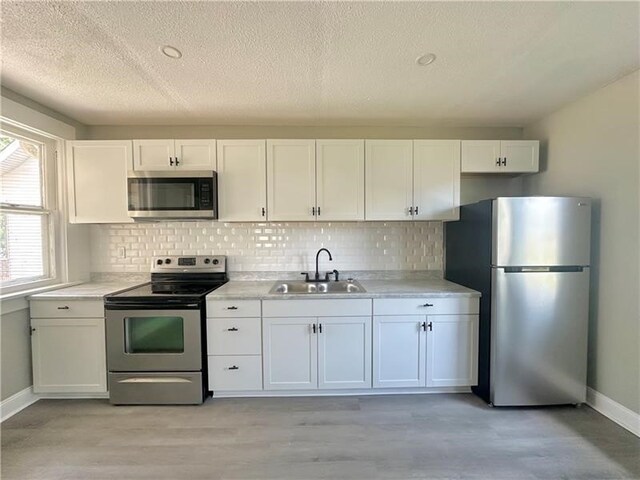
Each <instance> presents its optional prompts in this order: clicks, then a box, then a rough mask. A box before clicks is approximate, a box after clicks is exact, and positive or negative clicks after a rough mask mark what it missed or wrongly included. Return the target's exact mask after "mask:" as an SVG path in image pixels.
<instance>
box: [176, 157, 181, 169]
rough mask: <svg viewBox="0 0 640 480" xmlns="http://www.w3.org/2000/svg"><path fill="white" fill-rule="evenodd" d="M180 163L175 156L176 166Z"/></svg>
mask: <svg viewBox="0 0 640 480" xmlns="http://www.w3.org/2000/svg"><path fill="white" fill-rule="evenodd" d="M178 165H180V160H178V157H176V167H177V166H178Z"/></svg>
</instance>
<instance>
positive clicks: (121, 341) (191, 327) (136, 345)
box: [106, 309, 202, 372]
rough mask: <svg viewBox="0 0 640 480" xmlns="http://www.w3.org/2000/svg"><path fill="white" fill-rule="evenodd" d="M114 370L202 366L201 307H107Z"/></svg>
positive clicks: (193, 368) (110, 361)
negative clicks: (130, 308) (166, 308)
mask: <svg viewBox="0 0 640 480" xmlns="http://www.w3.org/2000/svg"><path fill="white" fill-rule="evenodd" d="M106 330H107V362H108V366H109V371H110V372H167V371H169V372H171V371H182V372H184V371H199V370H201V369H202V346H201V338H202V337H201V335H202V333H201V320H200V310H180V309H176V310H162V309H158V310H147V309H132V310H106Z"/></svg>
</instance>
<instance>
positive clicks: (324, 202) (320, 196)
mask: <svg viewBox="0 0 640 480" xmlns="http://www.w3.org/2000/svg"><path fill="white" fill-rule="evenodd" d="M316 188H317V207H318V210H317V218H318V220H326V221H336V220H364V140H316Z"/></svg>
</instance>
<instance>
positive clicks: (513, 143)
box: [500, 140, 540, 173]
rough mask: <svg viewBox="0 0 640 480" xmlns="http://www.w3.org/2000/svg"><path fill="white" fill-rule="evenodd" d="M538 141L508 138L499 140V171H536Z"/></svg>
mask: <svg viewBox="0 0 640 480" xmlns="http://www.w3.org/2000/svg"><path fill="white" fill-rule="evenodd" d="M539 148H540V142H539V141H538V140H510V141H502V142H500V156H501V157H502V163H503V166H502V167H500V171H501V172H513V173H516V172H521V173H526V172H537V171H538V161H539Z"/></svg>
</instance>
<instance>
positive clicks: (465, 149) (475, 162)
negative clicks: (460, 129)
mask: <svg viewBox="0 0 640 480" xmlns="http://www.w3.org/2000/svg"><path fill="white" fill-rule="evenodd" d="M499 158H500V140H462V173H492V172H500V171H502V170H501V167H500V166H499V165H498V159H499Z"/></svg>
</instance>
